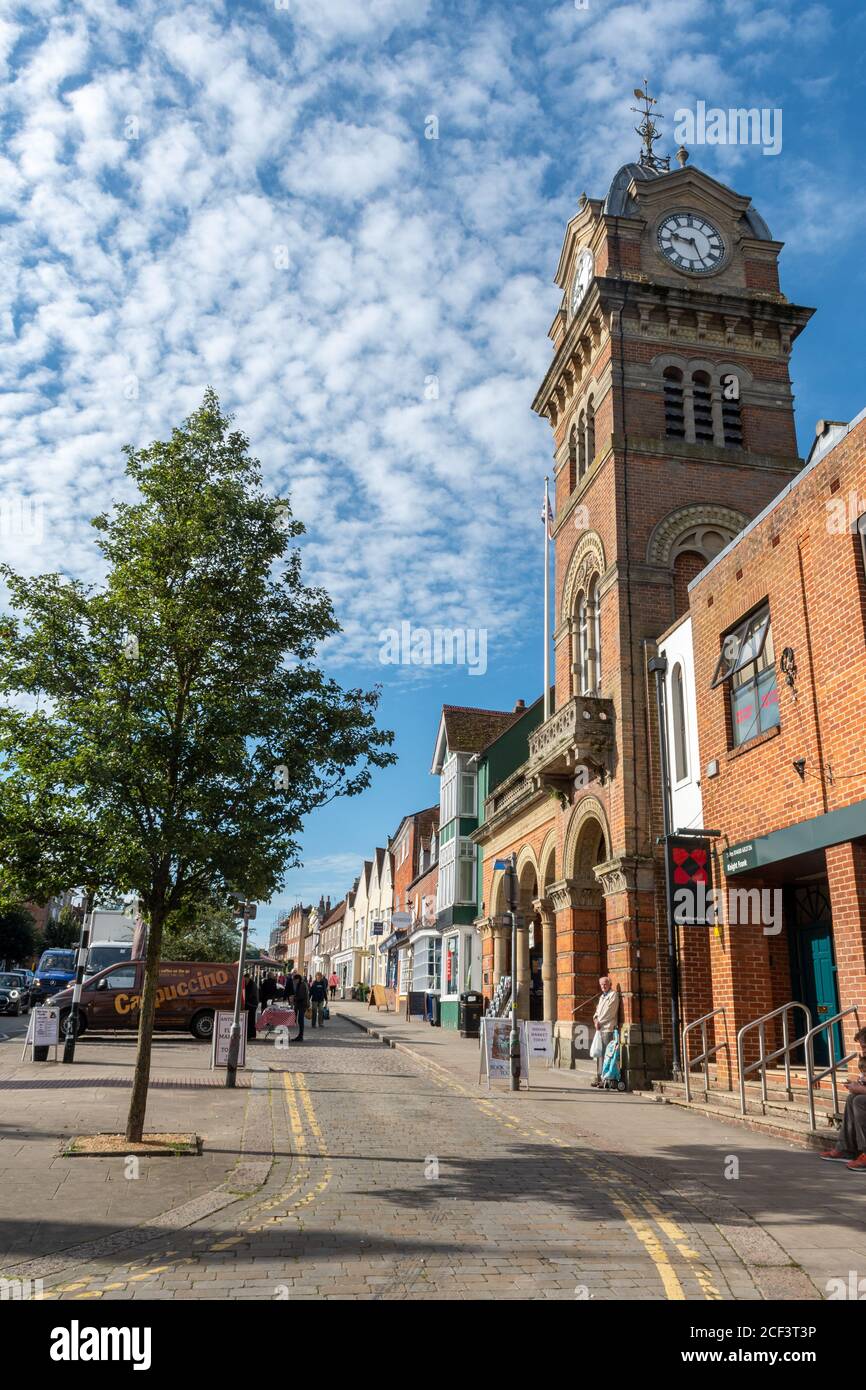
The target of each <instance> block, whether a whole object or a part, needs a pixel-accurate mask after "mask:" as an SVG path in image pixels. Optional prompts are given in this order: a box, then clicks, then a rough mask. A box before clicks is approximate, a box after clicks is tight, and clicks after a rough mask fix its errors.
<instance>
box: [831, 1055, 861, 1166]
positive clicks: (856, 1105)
mask: <svg viewBox="0 0 866 1390" xmlns="http://www.w3.org/2000/svg"><path fill="white" fill-rule="evenodd" d="M854 1041H855V1042H856V1043H859V1044H860V1046H861V1047H866V1028H861V1029H860V1031H859V1033H856V1034H855V1035H854ZM858 1064H859V1075H858V1077H857V1080H856V1081H846V1082H845V1085H846V1086H847V1088H848V1099H847V1100H846V1101H845V1114H844V1116H843V1118H842V1128H841V1130H840V1131H839V1141H838V1143H837V1145H836V1147H835V1148H834V1149H825V1150H824V1152H823V1153H822V1154H821V1157H822V1158H823V1159H826V1160H827V1162H828V1163H844V1164H845V1165H846V1167H848V1168H850V1169H851V1171H852V1172H854V1173H866V1057H863V1056H861V1057H860V1058H858Z"/></svg>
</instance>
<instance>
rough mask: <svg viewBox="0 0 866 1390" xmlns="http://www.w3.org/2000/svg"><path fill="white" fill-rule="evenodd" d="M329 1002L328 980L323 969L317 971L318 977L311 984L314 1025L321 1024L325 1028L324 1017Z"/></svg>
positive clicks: (311, 1006)
mask: <svg viewBox="0 0 866 1390" xmlns="http://www.w3.org/2000/svg"><path fill="white" fill-rule="evenodd" d="M327 1002H328V982H327V980H326V979H325V977H324V975H323V974H322V972H321V970H317V971H316V978H315V980H314V981H313V983H312V985H311V986H310V1008H311V1009H312V1011H313V1021H312V1027H313V1028H315V1026H316V1024H317V1023H318V1024H319V1027H320V1028H324V1026H325V1020H324V1017H323V1014H324V1009H325V1005H326V1004H327Z"/></svg>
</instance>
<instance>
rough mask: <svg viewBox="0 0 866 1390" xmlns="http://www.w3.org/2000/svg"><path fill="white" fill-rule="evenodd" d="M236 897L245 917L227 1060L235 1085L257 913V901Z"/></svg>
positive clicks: (238, 912)
mask: <svg viewBox="0 0 866 1390" xmlns="http://www.w3.org/2000/svg"><path fill="white" fill-rule="evenodd" d="M232 896H233V897H235V902H236V907H235V916H236V917H242V918H243V927H242V929H241V954H240V959H239V961H238V978H237V983H236V986H235V1011H234V1017H233V1018H232V1031H231V1033H230V1034H229V1055H228V1058H227V1060H226V1085H227V1086H229V1087H234V1086H235V1085H236V1084H237V1074H238V1055H239V1054H240V1050H241V993H242V991H243V987H244V966H245V965H246V959H247V935H248V933H249V929H250V919H251V918H253V917H255V915H256V905H255V903H250V902H247V901H246V899H245V898H239V897H237V896H235V895H234V894H233V895H232Z"/></svg>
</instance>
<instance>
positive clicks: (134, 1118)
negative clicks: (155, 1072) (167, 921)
mask: <svg viewBox="0 0 866 1390" xmlns="http://www.w3.org/2000/svg"><path fill="white" fill-rule="evenodd" d="M163 920H164V916H163V914H162V913H160V914H158V915H157V914H153V915H152V916H151V920H150V925H149V927H148V932H147V956H146V958H145V964H144V986H143V988H142V991H141V1011H140V1014H139V1019H138V1051H137V1053H136V1057H135V1076H134V1077H133V1082H132V1095H131V1097H130V1100H129V1116H128V1118H127V1121H126V1137H127V1139H128V1140H129V1141H130V1143H132V1144H138V1143H140V1142H141V1137H142V1134H143V1133H144V1116H145V1111H146V1109H147V1088H148V1085H149V1083H150V1048H151V1043H152V1041H153V1016H154V1014H155V1012H156V991H157V988H158V985H159V957H160V952H161V950H162V925H163Z"/></svg>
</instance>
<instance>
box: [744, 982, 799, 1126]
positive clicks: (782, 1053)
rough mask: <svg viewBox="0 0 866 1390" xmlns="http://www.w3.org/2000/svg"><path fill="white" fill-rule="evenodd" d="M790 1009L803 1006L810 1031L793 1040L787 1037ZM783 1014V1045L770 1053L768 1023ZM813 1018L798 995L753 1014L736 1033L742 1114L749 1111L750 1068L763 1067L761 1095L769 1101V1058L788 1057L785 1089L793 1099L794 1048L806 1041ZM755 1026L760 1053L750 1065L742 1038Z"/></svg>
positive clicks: (765, 1100) (771, 1059)
mask: <svg viewBox="0 0 866 1390" xmlns="http://www.w3.org/2000/svg"><path fill="white" fill-rule="evenodd" d="M789 1009H802V1010H803V1013H804V1014H805V1016H806V1028H807V1033H806V1034H804V1036H803V1037H802V1038H795V1039H794V1041H793V1042H791V1041H790V1040H789V1038H788V1010H789ZM780 1016H781V1019H782V1046H781V1047H779V1048H777V1049H776V1051H775V1052H771V1053H770V1054H769V1056H768V1055H767V1035H766V1025H767V1024H768V1023H769V1021H770V1019H771V1018H779V1017H780ZM811 1021H812V1015H811V1014H810V1013H809V1010H808V1009H807V1008H806V1005H805V1004H801V1003H800V1002H799V1000H797V999H789V1000H788V1003H787V1004H782V1005H781V1007H780V1008H778V1009H771V1010H770V1012H769V1013H768V1014H762V1015H761V1017H760V1018H753V1019H752V1021H751V1023H746V1024H744V1025H743V1027H742V1028H741V1029H740V1031H739V1033H738V1034H737V1071H738V1073H739V1079H740V1114H741V1115H745V1113H746V1077H747V1076H748V1075H749V1073H750V1072H753V1071H755V1070H759V1071H760V1076H761V1099H762V1100H763V1102H764V1104H765V1105H766V1103H767V1100H768V1096H767V1067H768V1066H769V1064H770V1062H775V1060H776V1058H777V1057H784V1058H785V1089H786V1091H787V1093H788V1099H789V1100H793V1098H794V1093H793V1091H792V1090H791V1052H792V1050H793V1049H794V1048H795V1047H802V1046H803V1044H804V1043H805V1041H806V1037H807V1036H808V1027H809V1024H810V1023H811ZM753 1028H757V1030H758V1039H759V1044H760V1056H759V1058H758V1060H757V1062H750V1063H749V1065H748V1066H746V1065H745V1058H744V1049H743V1040H744V1038H745V1036H746V1034H747V1033H750V1032H751V1031H752V1029H753Z"/></svg>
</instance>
